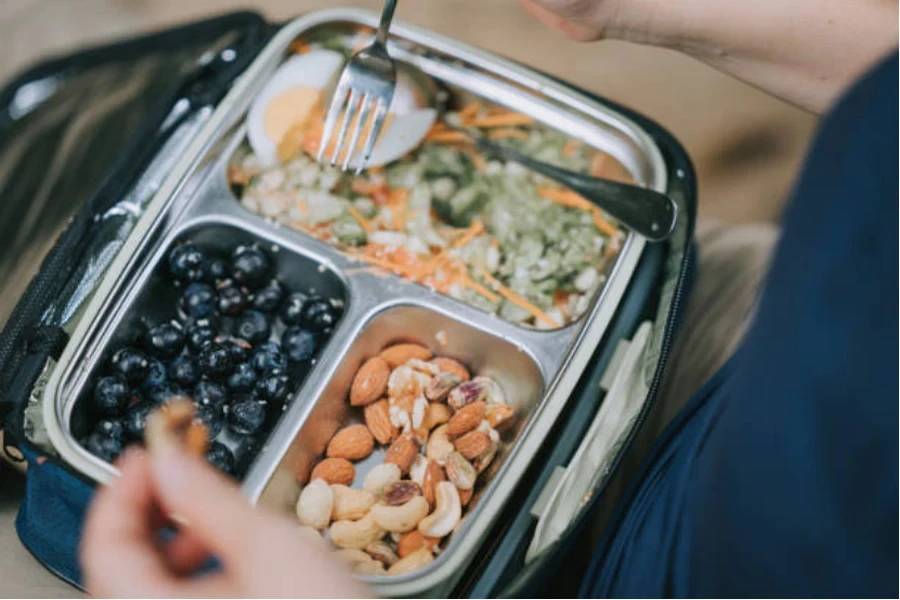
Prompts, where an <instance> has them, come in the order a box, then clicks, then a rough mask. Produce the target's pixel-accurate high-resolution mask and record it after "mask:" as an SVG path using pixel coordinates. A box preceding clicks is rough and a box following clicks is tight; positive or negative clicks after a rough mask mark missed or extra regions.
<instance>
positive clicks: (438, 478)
mask: <svg viewBox="0 0 900 600" xmlns="http://www.w3.org/2000/svg"><path fill="white" fill-rule="evenodd" d="M446 479H447V478H446V477H445V476H444V469H442V468H441V465H439V464H437V463H436V462H434V461H433V460H429V461H428V465H427V466H426V467H425V477H424V479H423V480H422V495H423V496H425V499H426V500H427V501H428V505H429V506H431V507H432V508H434V486H436V485H437V484H439V483H440V482H442V481H445V480H446Z"/></svg>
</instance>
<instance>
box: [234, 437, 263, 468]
mask: <svg viewBox="0 0 900 600" xmlns="http://www.w3.org/2000/svg"><path fill="white" fill-rule="evenodd" d="M262 446H263V440H262V439H260V437H255V436H252V435H244V436H241V437H240V438H238V440H237V447H236V448H235V450H234V455H235V459H236V461H235V462H236V465H235V466H236V468H235V476H238V477H242V476H243V475H244V474H245V473H246V472H247V470H248V469H249V468H250V465H251V464H252V463H253V459H255V458H256V456H257V455H258V454H259V451H260V449H262Z"/></svg>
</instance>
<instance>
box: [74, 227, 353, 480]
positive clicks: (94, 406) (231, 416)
mask: <svg viewBox="0 0 900 600" xmlns="http://www.w3.org/2000/svg"><path fill="white" fill-rule="evenodd" d="M163 268H164V269H165V270H166V273H165V275H164V276H163V277H160V278H158V280H162V281H163V282H164V283H163V284H162V285H171V286H172V288H174V291H175V292H176V296H177V297H178V300H177V302H176V303H175V305H174V306H172V307H171V311H170V315H171V318H170V319H169V320H165V321H163V322H159V323H146V322H145V323H144V325H145V331H144V332H143V335H139V336H136V337H135V338H134V339H133V340H132V341H131V342H130V343H129V344H128V345H126V346H125V347H122V348H119V349H116V350H115V351H114V352H113V353H112V357H111V359H110V361H109V363H108V364H107V366H106V368H105V370H104V372H102V373H101V375H100V377H99V379H98V380H97V381H96V382H95V384H94V386H93V390H92V395H91V397H90V398H88V399H86V400H87V402H88V403H89V410H88V411H86V414H88V415H89V418H90V419H92V420H93V425H92V426H90V431H89V433H88V435H87V436H85V437H84V438H83V439H82V441H81V444H82V446H83V447H84V448H86V449H87V450H88V451H89V452H91V453H92V454H94V455H96V456H98V457H99V458H101V459H103V460H106V461H112V460H114V459H115V458H116V457H117V456H118V455H119V454H120V453H121V452H122V450H123V448H124V446H125V445H126V444H128V443H132V442H137V443H140V442H145V441H146V442H149V440H148V439H145V438H146V437H149V436H145V433H149V431H146V430H147V429H148V428H149V427H150V426H149V424H148V415H149V414H150V413H151V411H153V409H154V408H156V407H163V408H164V409H165V410H167V411H170V412H172V413H173V414H172V415H170V416H171V417H172V418H175V419H176V420H177V419H180V418H181V416H183V415H187V416H188V418H189V419H191V420H195V421H198V422H200V423H202V424H203V426H204V429H205V432H206V434H207V437H208V439H209V440H210V442H211V443H210V444H209V446H208V449H207V451H206V458H207V460H208V461H209V462H210V463H211V464H213V465H214V466H216V467H217V468H219V469H220V470H221V471H223V472H225V473H228V474H231V475H234V476H240V475H241V473H242V472H243V470H244V469H245V468H246V467H247V466H248V465H249V462H250V461H251V460H252V458H253V457H254V455H255V453H256V449H257V448H258V447H259V445H260V442H261V440H262V439H263V438H264V436H265V435H266V434H267V431H268V430H269V429H270V428H271V427H272V426H273V425H274V423H275V422H276V421H277V420H278V417H279V416H280V415H281V413H282V411H283V410H284V407H285V403H286V402H287V401H288V400H289V396H290V391H291V390H292V389H294V388H295V387H296V386H298V385H299V383H300V381H301V380H302V378H303V377H305V375H306V373H307V371H308V370H309V369H310V368H311V365H312V364H313V362H314V361H315V357H316V355H317V353H318V349H319V347H320V346H321V345H322V344H323V343H324V342H325V341H326V340H327V338H328V337H329V335H330V333H331V330H332V329H333V327H334V326H335V324H336V322H337V320H338V319H339V318H340V315H341V311H342V305H341V302H340V301H339V300H336V299H329V298H323V297H319V296H316V295H313V294H309V293H305V292H301V291H299V290H297V291H294V292H293V293H292V292H291V290H288V289H287V288H286V286H285V285H284V284H283V283H282V282H281V280H279V278H278V273H276V268H275V263H274V261H273V260H272V257H271V256H270V255H269V254H268V253H267V252H266V251H265V250H263V249H262V248H260V247H259V246H257V245H238V246H236V247H234V248H233V249H232V250H231V252H230V253H229V254H226V255H223V256H217V255H216V254H215V253H214V252H212V251H210V250H209V249H208V248H207V249H204V248H202V247H200V246H199V245H197V244H195V243H191V242H182V243H179V244H176V245H175V247H174V248H173V249H172V250H171V251H170V252H169V254H168V256H167V260H166V263H165V265H164V266H163ZM170 282H171V283H170ZM175 399H188V400H190V401H191V404H192V409H191V410H189V411H186V410H185V409H184V407H183V406H182V404H181V403H176V402H173V401H174V400H175ZM175 413H177V414H175ZM190 431H196V429H194V430H190Z"/></svg>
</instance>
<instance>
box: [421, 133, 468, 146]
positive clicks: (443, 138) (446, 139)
mask: <svg viewBox="0 0 900 600" xmlns="http://www.w3.org/2000/svg"><path fill="white" fill-rule="evenodd" d="M425 140H426V141H429V142H438V143H441V144H471V143H472V140H471V139H469V136H467V135H466V134H464V133H460V132H459V131H439V132H437V133H429V134H428V135H426V136H425Z"/></svg>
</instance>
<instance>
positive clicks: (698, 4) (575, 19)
mask: <svg viewBox="0 0 900 600" xmlns="http://www.w3.org/2000/svg"><path fill="white" fill-rule="evenodd" d="M521 1H522V4H523V5H525V7H526V8H527V9H528V10H529V11H530V12H532V13H533V14H534V15H535V16H536V17H538V18H539V19H540V20H542V21H544V22H545V23H547V24H548V25H551V26H554V27H556V28H558V29H560V30H562V31H563V32H564V33H565V34H566V35H568V36H569V37H571V38H573V39H577V40H582V41H592V40H596V39H599V38H602V37H608V38H615V39H622V40H626V41H632V42H637V43H645V44H653V45H658V46H664V47H667V48H671V49H674V50H679V51H682V52H684V53H686V54H689V55H691V56H694V57H695V58H698V59H700V60H702V61H704V62H706V63H708V64H710V65H712V66H714V67H716V68H717V69H720V70H722V71H724V72H726V73H729V74H731V75H734V76H735V77H738V78H739V79H742V80H744V81H746V82H747V83H750V84H752V85H755V86H757V87H759V88H761V89H763V90H765V91H767V92H769V93H771V94H773V95H776V96H779V97H781V98H783V99H785V100H787V101H788V102H791V103H793V104H796V105H798V106H801V107H803V108H806V109H807V110H810V111H813V112H822V111H824V110H825V109H827V108H828V106H829V105H830V104H831V103H832V102H833V101H834V100H835V99H836V98H837V96H838V95H840V93H841V91H842V90H843V89H844V88H845V87H847V86H848V85H849V84H850V83H851V82H852V81H853V80H854V79H856V77H858V76H859V75H861V74H862V73H863V72H864V71H865V70H866V69H867V68H868V67H870V66H871V65H872V64H873V63H874V62H875V61H877V60H878V59H879V58H881V57H882V56H884V55H885V54H886V53H887V52H889V51H890V50H891V49H893V48H895V47H896V45H897V34H898V26H897V16H898V4H897V2H896V1H895V0H788V1H786V0H755V1H753V2H734V1H732V0H521Z"/></svg>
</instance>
